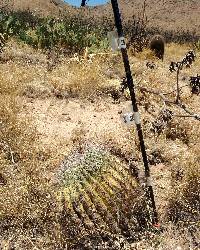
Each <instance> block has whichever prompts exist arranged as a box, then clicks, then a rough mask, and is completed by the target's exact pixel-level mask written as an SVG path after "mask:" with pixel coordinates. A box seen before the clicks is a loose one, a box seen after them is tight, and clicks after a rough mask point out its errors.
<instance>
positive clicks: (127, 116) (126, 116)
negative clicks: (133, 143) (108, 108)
mask: <svg viewBox="0 0 200 250" xmlns="http://www.w3.org/2000/svg"><path fill="white" fill-rule="evenodd" d="M122 118H123V121H124V123H126V124H127V125H129V124H131V123H132V122H133V121H134V116H133V113H126V114H123V116H122Z"/></svg>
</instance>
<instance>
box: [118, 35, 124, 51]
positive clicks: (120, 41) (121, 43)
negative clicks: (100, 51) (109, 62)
mask: <svg viewBox="0 0 200 250" xmlns="http://www.w3.org/2000/svg"><path fill="white" fill-rule="evenodd" d="M125 48H126V42H125V38H124V37H120V38H119V49H125Z"/></svg>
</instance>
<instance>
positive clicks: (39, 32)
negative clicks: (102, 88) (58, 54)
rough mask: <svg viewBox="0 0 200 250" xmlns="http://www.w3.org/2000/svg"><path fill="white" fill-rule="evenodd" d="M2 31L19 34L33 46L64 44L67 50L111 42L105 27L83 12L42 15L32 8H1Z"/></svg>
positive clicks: (6, 33)
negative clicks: (52, 15)
mask: <svg viewBox="0 0 200 250" xmlns="http://www.w3.org/2000/svg"><path fill="white" fill-rule="evenodd" d="M0 19H1V23H0V34H2V35H4V37H6V38H9V37H15V38H17V39H18V40H19V41H22V42H24V43H26V44H29V45H31V46H33V47H38V48H42V49H52V48H53V47H55V46H59V47H63V48H65V50H66V51H67V53H69V52H70V53H75V52H81V51H82V50H83V49H84V48H85V47H89V48H91V50H96V49H97V48H100V49H106V48H107V47H108V42H107V38H106V33H105V31H104V29H102V27H101V26H100V27H99V26H98V25H97V24H96V23H93V22H91V21H90V20H88V19H86V18H85V17H83V16H81V15H79V16H74V17H65V18H64V19H56V18H53V17H45V18H39V17H37V16H35V15H33V14H32V13H31V12H29V11H18V12H11V13H6V12H0Z"/></svg>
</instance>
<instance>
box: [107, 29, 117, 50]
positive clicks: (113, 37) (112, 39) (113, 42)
mask: <svg viewBox="0 0 200 250" xmlns="http://www.w3.org/2000/svg"><path fill="white" fill-rule="evenodd" d="M108 40H109V43H110V46H111V48H112V51H117V50H119V37H118V34H117V31H116V30H113V31H110V32H108Z"/></svg>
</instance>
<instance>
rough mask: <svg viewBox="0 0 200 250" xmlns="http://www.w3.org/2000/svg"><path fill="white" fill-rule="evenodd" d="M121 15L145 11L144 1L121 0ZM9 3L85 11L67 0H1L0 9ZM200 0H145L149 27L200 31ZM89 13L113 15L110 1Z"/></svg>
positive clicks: (43, 10)
mask: <svg viewBox="0 0 200 250" xmlns="http://www.w3.org/2000/svg"><path fill="white" fill-rule="evenodd" d="M119 4H120V8H121V12H122V16H123V18H124V19H125V20H128V19H131V18H132V16H133V15H138V13H139V12H141V10H142V6H143V1H140V0H135V1H132V0H120V1H119ZM6 5H7V6H8V7H9V8H10V9H14V10H17V9H23V10H24V9H30V10H31V11H36V12H39V13H40V14H43V15H59V14H63V13H66V12H67V13H69V12H70V13H72V14H75V13H79V11H81V12H82V10H79V9H78V8H74V7H71V6H69V5H68V4H66V3H64V2H63V1H62V0H36V1H30V0H29V1H26V0H1V3H0V8H2V7H4V6H6ZM199 13H200V2H199V1H198V0H193V1H190V0H171V1H166V0H161V1H158V0H146V15H147V18H148V20H149V26H153V27H159V28H162V29H164V30H185V31H187V30H189V31H194V30H196V32H197V33H198V34H199V33H200V15H199ZM84 14H86V15H90V16H93V17H96V18H97V17H98V18H102V16H105V15H106V16H108V17H110V16H112V9H111V4H106V5H104V6H98V7H89V8H88V7H87V10H86V11H85V12H84Z"/></svg>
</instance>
